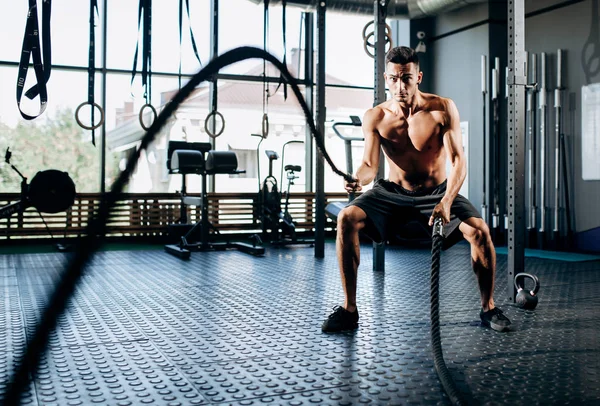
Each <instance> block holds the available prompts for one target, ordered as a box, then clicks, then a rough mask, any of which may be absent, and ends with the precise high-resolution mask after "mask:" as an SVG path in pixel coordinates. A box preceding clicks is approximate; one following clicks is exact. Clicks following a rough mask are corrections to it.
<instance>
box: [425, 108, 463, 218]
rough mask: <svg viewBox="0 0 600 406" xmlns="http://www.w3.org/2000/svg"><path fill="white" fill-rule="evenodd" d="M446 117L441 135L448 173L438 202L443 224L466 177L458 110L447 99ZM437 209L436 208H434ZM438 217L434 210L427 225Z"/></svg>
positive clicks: (448, 216)
mask: <svg viewBox="0 0 600 406" xmlns="http://www.w3.org/2000/svg"><path fill="white" fill-rule="evenodd" d="M446 108H447V115H448V122H447V124H446V131H445V133H444V135H443V143H444V150H445V152H446V159H448V160H450V164H451V166H450V172H449V173H447V174H446V178H447V185H446V193H445V194H444V197H443V198H442V200H441V201H440V203H439V205H440V206H441V207H439V209H441V213H439V214H441V215H442V218H443V220H444V223H447V222H449V221H450V208H451V207H452V202H454V198H456V196H457V195H458V192H459V191H460V188H461V187H462V184H463V182H464V181H465V178H466V176H467V162H466V159H465V154H464V150H463V143H462V132H461V129H460V116H459V114H458V109H457V108H456V105H455V104H454V102H453V101H452V100H450V99H447V107H446ZM436 209H438V207H436ZM436 215H438V210H434V213H433V215H432V216H431V219H430V220H429V224H430V225H433V219H434V217H435V216H436Z"/></svg>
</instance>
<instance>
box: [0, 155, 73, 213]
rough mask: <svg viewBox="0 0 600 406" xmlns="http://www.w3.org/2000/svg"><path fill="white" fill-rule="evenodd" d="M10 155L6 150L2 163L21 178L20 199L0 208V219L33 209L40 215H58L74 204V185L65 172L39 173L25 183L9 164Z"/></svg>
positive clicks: (24, 179) (49, 171) (16, 170)
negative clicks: (7, 165) (29, 181)
mask: <svg viewBox="0 0 600 406" xmlns="http://www.w3.org/2000/svg"><path fill="white" fill-rule="evenodd" d="M11 156H12V153H11V152H10V149H9V148H7V149H6V154H5V155H4V161H5V162H6V163H7V164H9V165H10V167H11V168H12V169H13V170H14V171H15V172H17V174H19V176H20V177H21V198H20V200H17V201H16V202H13V203H10V204H7V205H6V206H4V207H0V218H8V217H10V216H11V215H13V214H14V213H22V212H23V211H25V210H26V209H27V208H29V207H34V208H35V209H36V210H37V211H38V212H40V213H49V214H54V213H60V212H61V211H66V210H68V209H69V208H70V207H71V206H72V205H73V203H74V202H75V194H76V192H75V183H74V182H73V180H72V179H71V177H70V176H69V174H68V173H67V172H62V171H59V170H56V169H47V170H45V171H39V172H37V173H36V174H35V176H34V177H33V178H32V179H31V183H29V184H28V183H27V178H26V177H25V176H23V174H22V173H21V172H19V170H18V169H17V168H16V167H15V166H14V165H12V164H11V163H10V158H11Z"/></svg>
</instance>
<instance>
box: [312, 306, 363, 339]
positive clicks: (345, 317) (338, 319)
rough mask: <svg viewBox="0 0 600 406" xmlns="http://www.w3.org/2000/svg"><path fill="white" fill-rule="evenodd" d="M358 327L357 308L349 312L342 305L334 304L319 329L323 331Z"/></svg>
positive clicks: (329, 331)
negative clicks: (331, 311)
mask: <svg viewBox="0 0 600 406" xmlns="http://www.w3.org/2000/svg"><path fill="white" fill-rule="evenodd" d="M357 328H358V310H355V311H353V312H349V311H348V310H346V309H344V308H343V307H342V306H335V307H334V308H333V313H331V314H330V315H329V317H328V318H327V320H325V321H324V322H323V325H322V326H321V330H323V332H325V333H337V332H339V331H346V330H355V329H357Z"/></svg>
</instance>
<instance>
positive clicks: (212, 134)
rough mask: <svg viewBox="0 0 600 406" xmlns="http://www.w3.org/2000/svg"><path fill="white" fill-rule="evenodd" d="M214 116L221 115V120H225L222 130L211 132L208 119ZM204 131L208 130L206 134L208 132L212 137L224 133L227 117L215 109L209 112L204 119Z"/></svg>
mask: <svg viewBox="0 0 600 406" xmlns="http://www.w3.org/2000/svg"><path fill="white" fill-rule="evenodd" d="M213 116H219V117H221V121H222V122H223V126H222V127H221V130H220V131H217V132H211V130H210V129H209V127H208V120H209V119H210V118H212V117H213ZM204 131H206V134H208V136H209V137H210V138H217V137H218V136H219V135H221V134H223V131H225V117H223V114H221V113H219V112H218V111H217V110H213V111H211V112H210V113H208V116H206V119H205V120H204Z"/></svg>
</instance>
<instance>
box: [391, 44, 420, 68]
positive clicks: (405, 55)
mask: <svg viewBox="0 0 600 406" xmlns="http://www.w3.org/2000/svg"><path fill="white" fill-rule="evenodd" d="M388 62H392V63H397V64H400V65H406V64H407V63H411V62H414V64H415V65H417V69H418V68H419V57H418V56H417V53H416V52H415V51H414V49H412V48H409V47H395V48H392V49H390V50H389V51H388V53H387V54H386V55H385V64H386V65H387V64H388Z"/></svg>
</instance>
